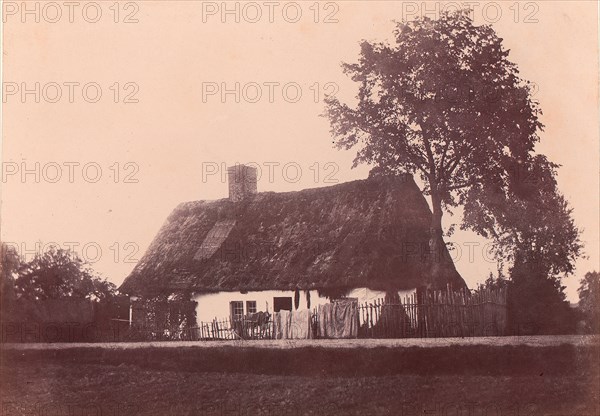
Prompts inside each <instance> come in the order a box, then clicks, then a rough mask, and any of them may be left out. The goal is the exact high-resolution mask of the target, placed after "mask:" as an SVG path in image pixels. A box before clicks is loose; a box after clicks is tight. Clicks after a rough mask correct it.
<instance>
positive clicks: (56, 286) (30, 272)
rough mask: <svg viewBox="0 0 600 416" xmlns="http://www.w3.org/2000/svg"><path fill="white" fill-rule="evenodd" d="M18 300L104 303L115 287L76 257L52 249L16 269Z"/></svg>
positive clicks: (59, 249) (69, 253) (64, 251)
mask: <svg viewBox="0 0 600 416" xmlns="http://www.w3.org/2000/svg"><path fill="white" fill-rule="evenodd" d="M15 287H16V292H17V295H18V296H19V297H20V298H23V299H29V300H45V299H64V298H72V299H91V300H107V299H110V298H112V297H113V296H114V295H115V292H116V286H115V285H114V284H113V283H110V282H108V281H107V280H105V279H101V278H100V277H99V276H98V275H97V274H96V273H95V272H94V271H93V270H92V269H91V268H90V267H89V266H88V265H87V264H86V263H85V262H84V261H83V260H81V259H80V258H79V256H77V254H75V253H73V252H71V251H67V250H63V249H61V248H58V249H57V248H56V247H51V248H50V250H48V251H46V252H44V253H42V254H40V253H37V254H36V255H35V257H34V258H33V259H32V260H31V261H30V262H28V263H24V264H22V265H21V266H20V267H19V270H18V277H17V279H16V282H15Z"/></svg>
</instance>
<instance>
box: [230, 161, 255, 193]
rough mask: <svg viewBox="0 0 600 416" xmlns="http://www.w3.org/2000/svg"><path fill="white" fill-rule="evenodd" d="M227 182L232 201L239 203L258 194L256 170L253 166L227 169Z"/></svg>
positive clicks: (236, 166) (237, 165) (238, 166)
mask: <svg viewBox="0 0 600 416" xmlns="http://www.w3.org/2000/svg"><path fill="white" fill-rule="evenodd" d="M227 181H228V183H229V200H230V201H233V202H239V201H242V200H244V199H246V198H247V197H249V196H252V195H255V194H256V192H257V190H256V168H253V167H251V166H246V165H239V164H236V165H235V166H231V167H229V168H227Z"/></svg>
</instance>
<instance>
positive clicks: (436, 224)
mask: <svg viewBox="0 0 600 416" xmlns="http://www.w3.org/2000/svg"><path fill="white" fill-rule="evenodd" d="M431 206H432V215H431V224H430V227H429V250H430V254H431V257H430V260H431V269H430V270H431V271H430V276H429V277H430V282H429V284H430V285H431V286H433V287H439V286H442V284H443V282H444V280H445V279H444V276H443V275H444V272H445V267H444V266H445V264H444V263H446V262H447V261H449V259H448V258H447V256H446V250H445V248H446V247H445V246H446V243H445V242H444V233H443V230H442V214H443V212H442V201H441V199H440V197H439V195H438V193H437V191H435V190H433V189H432V192H431Z"/></svg>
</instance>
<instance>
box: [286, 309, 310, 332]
mask: <svg viewBox="0 0 600 416" xmlns="http://www.w3.org/2000/svg"><path fill="white" fill-rule="evenodd" d="M289 328H290V329H289V333H288V338H289V339H309V338H312V331H311V314H310V311H309V310H308V309H301V310H298V311H292V313H291V314H290V326H289Z"/></svg>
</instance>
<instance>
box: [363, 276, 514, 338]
mask: <svg viewBox="0 0 600 416" xmlns="http://www.w3.org/2000/svg"><path fill="white" fill-rule="evenodd" d="M358 310H359V317H358V318H359V334H358V336H359V338H411V337H420V338H438V337H478V336H501V335H504V334H505V333H506V330H507V308H506V289H505V288H499V289H481V290H478V291H475V292H470V291H469V290H466V289H464V290H459V291H451V290H449V289H448V290H445V291H427V292H422V293H420V294H413V295H411V296H405V297H404V298H402V299H395V300H393V301H391V300H390V299H377V300H375V301H374V302H370V303H369V302H367V303H364V304H362V305H359V308H358Z"/></svg>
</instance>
